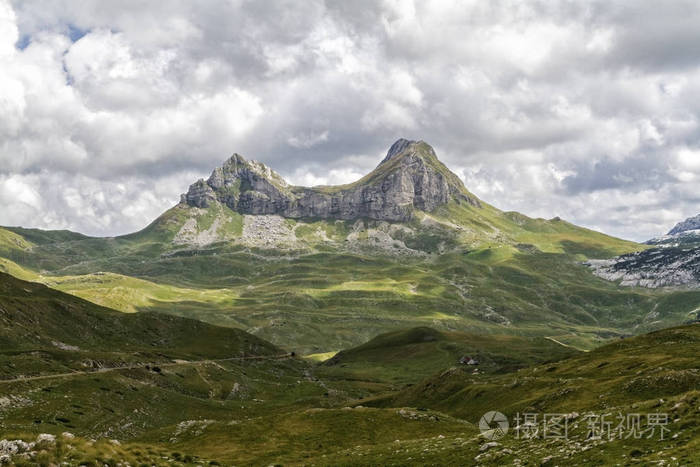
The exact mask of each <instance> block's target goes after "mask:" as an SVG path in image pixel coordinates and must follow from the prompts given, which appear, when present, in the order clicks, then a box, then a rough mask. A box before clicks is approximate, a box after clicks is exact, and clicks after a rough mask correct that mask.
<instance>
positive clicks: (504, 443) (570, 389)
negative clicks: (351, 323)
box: [362, 324, 700, 465]
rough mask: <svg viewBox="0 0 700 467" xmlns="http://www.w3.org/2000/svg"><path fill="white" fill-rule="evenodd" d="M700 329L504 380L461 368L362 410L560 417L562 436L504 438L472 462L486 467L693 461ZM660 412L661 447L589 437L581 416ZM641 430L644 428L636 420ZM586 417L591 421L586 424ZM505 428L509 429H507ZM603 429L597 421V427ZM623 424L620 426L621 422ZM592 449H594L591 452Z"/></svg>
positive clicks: (644, 440) (699, 423)
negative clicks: (564, 427)
mask: <svg viewBox="0 0 700 467" xmlns="http://www.w3.org/2000/svg"><path fill="white" fill-rule="evenodd" d="M699 351H700V325H698V324H695V325H689V326H682V327H676V328H670V329H665V330H661V331H657V332H653V333H650V334H644V335H641V336H637V337H632V338H628V339H623V340H618V341H616V342H614V343H610V344H607V345H604V346H602V347H599V348H597V349H595V350H592V351H591V352H588V353H581V354H578V355H574V356H571V357H568V358H565V359H562V360H559V361H557V362H552V363H547V364H539V365H534V366H532V367H529V368H523V369H520V370H518V371H515V372H511V373H506V374H488V373H482V374H473V373H472V372H471V371H465V370H464V369H463V368H453V369H451V370H449V371H445V372H441V373H438V374H435V375H434V376H432V377H430V378H427V379H425V380H424V381H422V382H421V383H420V384H417V385H415V386H412V387H409V388H406V389H404V390H402V391H400V392H398V393H395V394H393V395H389V396H384V397H380V398H378V399H375V400H374V401H367V400H365V401H363V402H362V403H363V404H364V405H370V406H377V407H405V406H409V407H427V408H430V409H432V410H439V411H443V412H445V413H448V414H450V415H452V416H455V417H459V418H463V419H465V420H467V421H470V422H474V423H476V422H478V419H479V417H481V415H482V414H484V413H486V412H487V411H490V410H497V411H500V412H502V413H503V414H505V415H506V416H507V417H508V418H509V419H510V420H512V419H513V418H514V417H515V416H516V415H518V414H521V415H522V414H526V413H536V414H539V415H540V420H541V417H542V415H543V414H568V415H567V416H568V418H569V422H570V428H571V429H570V432H569V437H568V439H567V440H551V439H550V440H547V439H545V438H544V437H543V433H540V435H539V437H538V439H535V440H525V439H516V438H515V437H514V436H512V433H511V436H506V437H505V438H503V440H501V442H500V445H499V446H498V448H497V449H494V450H493V451H489V452H488V454H485V455H483V456H481V458H480V461H481V462H482V463H484V464H485V465H491V464H501V465H503V464H510V463H512V462H513V461H514V460H515V459H520V460H521V462H523V464H524V463H525V461H529V462H534V463H535V464H537V463H538V462H540V461H541V460H542V459H544V458H545V457H547V456H548V455H553V457H552V458H551V459H550V461H551V462H552V463H553V464H554V463H572V462H575V463H578V464H580V465H594V464H595V465H608V464H609V463H611V462H616V461H617V460H620V459H624V458H627V459H629V460H628V462H633V463H641V464H645V465H649V464H653V463H656V462H657V461H660V460H665V461H666V462H668V461H671V460H672V461H673V462H672V463H678V465H696V463H697V462H698V458H697V454H696V453H697V449H698V447H699V444H698V443H699V442H700V441H699V440H700V409H699V405H698V399H699V397H700V391H699V389H700V368H699V361H698V359H697V355H698V352H699ZM649 413H660V414H664V415H665V416H666V417H667V418H666V420H667V425H665V428H666V429H667V430H668V431H667V432H666V433H667V435H666V437H665V441H664V440H660V439H659V428H656V436H653V437H651V438H649V437H647V436H643V437H639V438H638V439H635V437H626V436H622V437H616V436H613V438H612V439H608V438H609V437H607V436H604V437H603V439H602V440H595V439H590V437H589V436H588V435H589V434H590V433H589V428H590V427H589V423H588V422H587V421H586V418H587V417H590V416H591V415H606V414H607V418H608V421H609V422H611V424H612V429H613V430H614V429H615V427H618V425H619V422H620V419H619V418H618V416H619V414H623V415H625V416H626V415H627V414H641V415H643V414H649ZM642 419H643V421H642V429H644V430H648V429H649V426H648V424H646V422H645V421H644V417H642ZM589 420H590V418H589ZM511 426H512V425H511ZM601 426H602V425H601ZM622 428H626V425H625V426H623V427H622ZM591 448H593V449H591Z"/></svg>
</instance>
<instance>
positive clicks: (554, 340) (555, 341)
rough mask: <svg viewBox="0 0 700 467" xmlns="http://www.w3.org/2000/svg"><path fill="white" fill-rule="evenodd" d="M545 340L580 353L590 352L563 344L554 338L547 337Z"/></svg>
mask: <svg viewBox="0 0 700 467" xmlns="http://www.w3.org/2000/svg"><path fill="white" fill-rule="evenodd" d="M545 339H548V340H550V341H552V342H554V343H555V344H559V345H561V346H563V347H567V348H569V349H574V350H578V351H579V352H588V350H583V349H579V348H578V347H574V346H573V345H569V344H565V343H563V342H559V341H558V340H556V339H555V338H553V337H547V336H545Z"/></svg>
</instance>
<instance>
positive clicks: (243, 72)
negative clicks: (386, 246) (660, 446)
mask: <svg viewBox="0 0 700 467" xmlns="http://www.w3.org/2000/svg"><path fill="white" fill-rule="evenodd" d="M6 1H7V0H0V138H1V139H0V202H2V203H3V206H4V207H5V209H4V210H3V212H1V213H0V223H4V224H9V223H13V224H25V225H34V226H39V227H61V228H72V229H76V230H81V231H86V232H88V233H95V234H113V233H117V232H118V233H123V232H127V231H130V230H133V229H136V228H139V227H142V226H143V225H145V224H147V223H148V222H149V221H150V220H151V219H152V218H153V217H155V216H156V215H157V214H158V213H159V212H160V211H162V210H164V209H165V208H167V207H168V206H169V205H170V204H172V203H174V202H176V201H177V199H178V196H179V193H180V192H182V191H184V190H185V189H186V188H187V185H188V183H189V182H191V181H193V179H195V178H197V177H200V176H206V175H207V174H208V173H209V172H210V171H211V169H212V168H213V167H214V166H216V165H218V164H219V163H220V162H221V161H222V160H224V159H225V158H226V157H228V156H229V155H230V154H231V153H232V152H239V153H242V154H244V155H245V156H246V157H248V158H252V159H258V160H262V161H263V162H265V163H267V164H269V165H271V166H272V167H273V168H275V169H277V170H278V171H280V172H281V173H282V174H283V175H285V176H286V177H288V178H290V179H291V181H292V182H295V183H305V184H307V183H308V184H312V183H340V182H348V181H351V180H352V179H353V178H355V177H358V176H360V175H362V174H363V173H364V172H366V171H368V170H371V169H372V168H373V167H374V166H375V165H376V164H377V162H378V161H379V160H380V159H381V157H382V154H383V153H384V152H385V151H386V149H387V147H388V146H389V145H390V144H391V143H392V142H393V141H394V140H395V139H397V138H399V137H409V138H413V139H423V140H426V141H428V142H430V143H431V144H433V145H434V146H435V147H436V149H437V150H438V152H439V156H440V157H441V158H442V159H443V160H444V161H445V162H446V163H448V165H449V166H450V167H451V168H453V169H454V170H455V171H456V172H457V173H458V174H460V176H462V177H464V179H465V181H466V183H467V184H468V186H469V188H470V189H472V190H473V191H475V192H476V193H477V194H478V195H480V196H482V197H484V198H485V199H486V200H487V201H490V202H492V203H493V204H496V205H497V206H499V207H502V208H504V209H516V210H520V211H523V212H525V213H527V214H531V215H536V216H542V217H553V216H555V215H560V216H562V217H565V218H567V219H568V220H571V221H573V222H578V223H582V224H585V225H587V226H590V227H593V228H598V229H602V230H605V231H607V232H609V233H613V234H616V235H621V236H626V237H632V238H635V239H644V238H645V237H648V236H652V235H655V234H657V233H658V230H659V225H660V224H664V228H665V226H666V225H671V224H673V223H674V222H675V221H677V220H679V218H681V217H684V216H688V215H691V214H697V212H700V206H698V199H697V194H696V193H697V190H696V189H695V187H696V186H697V183H698V181H699V179H700V150H699V149H698V147H699V144H698V138H699V135H700V128H699V125H698V118H699V115H700V69H699V67H698V65H699V64H700V49H699V48H698V47H697V44H698V43H700V28H698V27H697V25H698V24H700V5H699V4H698V3H697V2H691V1H672V2H663V4H659V3H653V2H647V3H642V2H623V1H614V2H609V1H605V2H604V1H599V2H577V1H571V2H566V1H561V2H550V1H530V2H505V1H503V2H499V1H494V2H473V3H470V2H458V1H455V2H450V1H444V2H411V1H399V0H387V1H383V2H375V1H359V2H346V1H340V0H337V1H336V0H333V1H330V0H329V1H325V2H324V1H320V0H319V1H304V2H289V1H270V2H255V1H243V0H235V1H213V0H212V1H208V2H196V3H195V2H190V1H184V0H183V1H172V2H147V3H143V2H137V1H124V2H99V1H88V2H80V4H78V3H76V2H73V1H68V0H64V1H61V0H56V1H53V2H35V1H22V2H19V1H17V2H13V3H12V4H9V3H6ZM601 199H605V202H604V203H602V202H600V200H601ZM621 213H624V215H621ZM661 230H663V229H661Z"/></svg>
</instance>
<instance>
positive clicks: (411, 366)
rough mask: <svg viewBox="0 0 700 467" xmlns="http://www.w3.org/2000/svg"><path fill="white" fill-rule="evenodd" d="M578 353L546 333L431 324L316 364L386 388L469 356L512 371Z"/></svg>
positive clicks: (328, 375) (329, 375) (482, 365)
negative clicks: (532, 334) (491, 332)
mask: <svg viewBox="0 0 700 467" xmlns="http://www.w3.org/2000/svg"><path fill="white" fill-rule="evenodd" d="M576 353H578V351H577V350H574V349H571V348H568V347H564V346H562V345H561V344H558V343H556V342H553V341H551V340H549V339H546V338H544V337H518V336H504V335H479V334H467V333H463V332H454V331H452V332H449V331H437V330H435V329H432V328H429V327H419V328H413V329H409V330H402V331H394V332H390V333H386V334H382V335H379V336H377V337H375V338H374V339H372V340H370V341H369V342H367V343H365V344H362V345H360V346H358V347H354V348H351V349H347V350H343V351H341V352H339V353H337V354H336V355H335V356H333V357H332V358H330V359H329V360H327V361H325V362H323V364H322V365H321V366H320V367H318V369H317V370H316V374H317V375H320V376H322V377H324V378H325V379H332V380H348V381H363V382H373V383H376V384H377V385H378V386H377V387H381V388H382V390H387V389H390V388H391V387H395V386H396V385H404V384H413V383H417V382H419V381H421V380H423V379H425V378H427V377H429V376H431V375H433V374H434V373H435V372H436V371H437V370H439V369H447V368H450V367H454V366H460V363H459V360H460V359H461V358H462V357H464V356H470V357H472V358H474V359H475V360H477V361H478V362H479V365H478V366H468V367H467V368H468V369H469V370H471V371H474V370H476V371H478V372H485V373H498V372H501V373H502V372H507V371H513V370H514V369H517V368H522V367H525V366H531V365H533V364H535V363H539V362H542V361H551V360H557V359H561V358H564V357H568V356H571V355H574V354H576Z"/></svg>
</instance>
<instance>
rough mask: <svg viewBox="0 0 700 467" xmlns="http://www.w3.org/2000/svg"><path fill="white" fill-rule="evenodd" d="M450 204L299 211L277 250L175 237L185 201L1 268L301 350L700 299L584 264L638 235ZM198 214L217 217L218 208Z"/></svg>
mask: <svg viewBox="0 0 700 467" xmlns="http://www.w3.org/2000/svg"><path fill="white" fill-rule="evenodd" d="M443 209H444V210H438V211H436V212H435V213H431V214H429V215H428V214H426V215H423V216H417V217H416V219H415V220H414V221H412V223H410V224H408V225H404V226H397V227H396V228H395V229H394V230H390V229H389V227H387V226H386V225H384V224H378V223H371V222H366V223H365V224H364V227H363V229H364V230H363V231H359V232H356V231H355V230H353V229H354V227H353V225H351V224H350V225H349V223H345V222H335V223H328V222H322V221H318V220H316V221H309V222H306V221H291V220H287V221H285V222H287V224H288V225H289V226H290V228H293V229H294V231H293V235H295V236H296V238H297V243H296V244H295V246H293V247H291V246H287V247H279V248H275V249H269V248H262V247H260V246H255V245H254V244H246V243H241V242H239V241H236V240H227V241H222V242H217V243H212V244H208V245H203V246H196V247H195V246H191V245H183V244H173V243H172V240H173V238H174V237H175V235H176V233H177V232H178V231H179V229H180V228H181V226H182V225H183V224H184V223H185V221H186V218H187V216H189V215H190V214H191V213H190V209H189V208H185V207H183V206H178V207H176V208H174V209H172V210H170V211H168V212H167V213H166V214H164V215H163V216H161V218H160V219H159V220H158V221H156V222H155V223H154V224H152V225H151V226H149V227H148V228H147V229H146V230H145V231H142V232H140V233H137V234H133V235H130V236H126V237H120V238H114V239H92V238H87V239H81V238H75V239H74V238H73V237H70V238H69V239H68V240H65V239H64V237H62V236H57V237H56V239H55V241H53V242H51V241H49V242H46V241H45V240H46V239H44V241H43V243H41V244H39V243H37V244H34V243H32V244H31V245H30V247H28V248H27V249H24V250H20V251H17V250H13V252H12V254H7V255H5V256H6V258H7V259H4V260H2V264H0V268H2V270H5V271H7V272H10V273H12V274H14V275H16V276H18V277H22V278H24V279H29V280H34V281H39V282H42V283H45V284H48V285H50V286H51V287H54V288H57V289H59V290H62V291H65V292H68V293H71V294H76V295H78V296H80V297H82V298H85V299H87V300H91V301H94V302H96V303H100V304H103V305H105V306H109V307H113V308H116V309H118V310H120V311H128V312H133V311H159V312H164V313H171V314H176V315H179V316H184V317H189V318H195V319H199V320H204V321H206V322H210V323H213V324H217V325H223V326H233V327H240V328H243V329H246V330H248V331H250V332H253V333H254V334H256V335H258V336H260V337H262V338H264V339H266V340H269V341H272V342H274V343H277V344H278V345H283V346H285V347H287V348H291V349H294V350H297V351H299V352H300V353H318V352H329V351H337V350H339V349H341V348H347V347H352V346H355V345H359V344H361V343H362V342H364V341H367V340H368V339H370V338H372V337H373V336H375V335H377V334H380V333H382V332H388V331H391V330H396V329H405V328H409V327H415V326H431V327H435V328H438V329H441V330H453V331H469V332H474V333H482V334H484V333H485V334H513V335H518V334H526V335H530V336H547V337H554V338H556V339H558V340H559V341H561V342H563V343H565V344H568V345H572V346H574V347H577V348H582V349H587V348H591V347H592V346H595V345H598V344H599V343H601V342H602V341H604V340H605V339H608V338H610V337H613V336H615V335H627V334H634V333H640V332H644V331H647V330H652V329H658V328H661V327H663V326H668V325H673V324H678V323H682V322H684V321H685V320H687V319H688V313H691V312H692V311H693V310H695V309H696V308H697V307H698V305H700V296H699V295H698V293H697V292H692V291H650V290H646V289H629V288H625V289H620V288H618V287H617V286H616V285H615V284H612V283H609V282H607V281H604V280H602V279H599V278H596V277H595V276H593V275H592V274H591V273H590V271H589V270H588V268H586V267H585V266H583V265H582V264H581V261H583V260H584V259H586V258H589V257H605V256H610V255H614V254H618V253H620V252H624V251H630V250H633V249H637V248H641V246H639V245H637V244H634V243H630V242H625V241H622V240H618V239H613V238H610V237H607V236H605V235H603V234H599V233H596V232H591V231H588V230H585V229H581V228H578V227H575V226H572V225H571V224H569V223H566V222H564V221H557V220H553V221H544V220H537V219H529V218H526V217H524V216H520V215H516V214H512V213H501V212H499V211H497V210H495V209H494V208H491V207H489V206H488V205H483V206H482V208H476V207H473V206H471V205H469V206H468V205H466V204H465V203H462V204H461V205H457V204H455V205H448V206H445V207H444V208H443ZM193 215H195V216H196V217H197V220H198V221H199V222H201V223H202V225H203V226H204V227H206V226H207V225H209V227H211V225H210V224H212V223H213V221H212V220H211V219H210V218H208V217H207V216H208V215H209V213H208V211H206V210H198V211H196V212H195V214H193ZM226 216H227V217H226V219H228V220H230V219H233V217H230V216H232V214H230V213H229V214H226ZM227 222H228V221H227ZM220 225H224V226H225V225H228V224H226V223H225V222H222V223H220ZM387 225H388V224H387ZM455 226H457V227H458V228H457V227H455ZM319 229H321V230H322V231H323V232H324V234H323V236H322V237H323V238H324V239H321V237H319V235H316V232H319ZM381 229H384V230H387V231H388V232H389V233H390V234H391V235H394V236H395V237H396V240H397V241H400V242H403V244H405V245H406V246H407V247H408V248H411V251H416V252H419V253H420V254H408V255H403V254H397V253H394V252H392V251H387V250H386V249H377V248H376V247H375V246H373V241H372V240H371V233H372V232H379V231H381ZM15 230H16V229H13V231H12V232H10V233H11V234H15ZM363 232H364V233H363ZM46 235H47V236H51V235H57V234H54V233H47V234H46ZM232 235H234V238H240V237H236V235H238V234H232ZM352 235H354V237H353V236H352ZM362 235H365V237H366V239H365V240H363V239H362ZM22 238H23V237H22ZM326 238H327V239H331V240H332V241H327V240H325V239H326ZM358 238H359V240H358ZM348 239H352V241H348ZM35 240H36V238H35ZM26 241H27V242H28V240H26ZM439 251H441V253H439V254H438V252H439Z"/></svg>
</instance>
